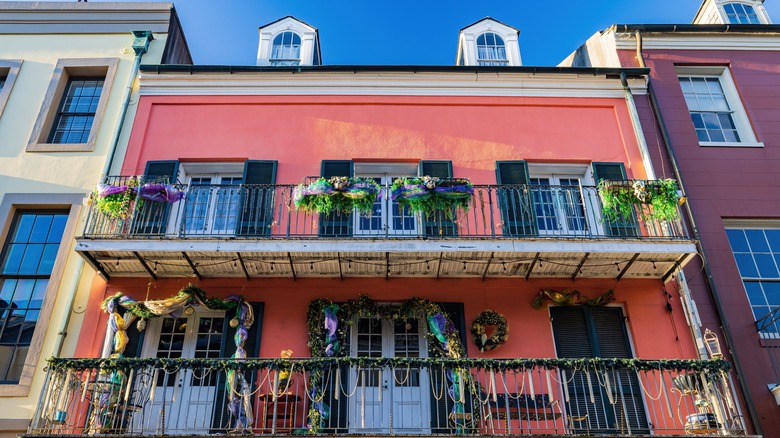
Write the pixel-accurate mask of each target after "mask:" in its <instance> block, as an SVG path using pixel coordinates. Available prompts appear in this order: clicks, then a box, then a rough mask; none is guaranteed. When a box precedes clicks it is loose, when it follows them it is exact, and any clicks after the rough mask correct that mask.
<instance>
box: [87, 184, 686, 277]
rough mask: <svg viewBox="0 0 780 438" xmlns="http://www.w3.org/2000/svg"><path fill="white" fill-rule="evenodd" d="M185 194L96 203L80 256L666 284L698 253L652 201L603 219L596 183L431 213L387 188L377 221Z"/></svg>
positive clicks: (479, 190) (240, 270)
mask: <svg viewBox="0 0 780 438" xmlns="http://www.w3.org/2000/svg"><path fill="white" fill-rule="evenodd" d="M112 181H113V184H122V183H123V181H130V180H125V179H117V180H112ZM126 184H127V183H125V185H126ZM178 187H179V188H180V189H181V190H182V191H183V192H184V198H183V199H182V200H180V201H178V202H175V203H173V204H168V203H165V202H153V201H145V202H144V203H143V205H142V206H140V207H137V208H131V209H130V212H129V214H128V215H127V216H126V217H121V218H120V217H114V218H111V217H109V216H107V215H106V214H104V213H102V212H101V211H100V210H99V209H98V208H96V206H95V205H94V204H93V205H92V206H90V207H89V209H88V214H87V218H86V225H85V228H84V232H83V235H82V236H81V237H80V238H78V239H77V245H76V250H77V251H78V252H79V253H80V254H82V255H83V256H84V257H85V258H86V259H87V261H88V262H89V263H90V264H92V265H93V267H94V268H95V269H96V270H97V271H98V272H99V273H100V274H101V275H102V276H103V277H105V278H106V279H108V278H109V277H110V276H138V275H149V276H151V277H153V278H156V276H157V275H158V274H159V275H160V276H161V277H162V276H169V277H176V276H179V277H182V276H197V277H220V276H222V277H231V276H233V277H246V278H247V279H249V278H253V277H269V276H270V277H289V278H297V277H301V276H338V277H354V276H382V277H390V276H422V277H436V278H438V277H447V276H450V277H468V276H478V277H482V278H483V279H484V278H489V277H505V276H510V277H524V278H526V279H528V278H550V277H556V278H559V277H564V278H565V277H571V278H576V277H590V278H609V277H613V278H616V279H620V278H624V277H625V278H656V279H665V278H668V277H669V276H670V275H671V274H672V272H674V271H675V270H676V269H678V268H679V267H681V266H683V265H685V263H686V262H687V261H688V260H689V259H690V258H691V257H693V255H694V254H695V253H696V249H695V246H694V244H693V242H692V240H691V239H690V237H689V235H688V232H687V230H686V228H685V226H684V223H683V222H682V221H681V220H680V219H679V218H678V219H674V220H658V219H652V212H653V207H652V206H650V205H646V206H644V207H641V208H640V207H638V206H632V207H629V209H628V211H626V210H621V211H614V212H612V213H613V214H605V210H604V208H603V205H602V202H601V199H600V197H599V193H598V190H597V188H596V187H588V186H581V185H569V186H566V185H538V184H537V185H534V184H529V185H497V186H496V185H482V186H479V185H476V186H474V193H473V195H471V197H470V198H469V201H468V202H467V204H468V208H467V209H465V210H457V211H453V212H447V213H451V214H445V213H442V212H439V213H436V214H433V215H431V216H426V215H421V214H412V213H410V212H409V211H408V210H407V209H406V208H403V207H401V206H399V205H398V203H397V202H396V201H394V200H393V196H392V191H391V190H390V187H389V186H387V185H386V186H384V187H382V188H381V190H380V193H379V196H378V198H377V201H376V202H375V204H374V208H373V209H372V211H371V213H370V214H359V213H358V212H357V211H353V212H347V213H343V212H334V213H330V214H316V213H314V214H312V213H307V212H303V211H297V210H296V209H295V206H294V201H293V197H294V196H293V192H294V189H295V186H293V185H266V186H262V185H257V186H253V185H214V184H204V185H194V184H192V185H181V186H178Z"/></svg>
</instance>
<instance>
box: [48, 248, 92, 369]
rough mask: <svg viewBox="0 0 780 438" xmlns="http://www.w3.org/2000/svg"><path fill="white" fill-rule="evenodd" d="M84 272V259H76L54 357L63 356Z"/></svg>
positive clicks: (55, 344)
mask: <svg viewBox="0 0 780 438" xmlns="http://www.w3.org/2000/svg"><path fill="white" fill-rule="evenodd" d="M82 271H84V259H83V258H81V257H78V258H77V259H76V269H75V271H74V273H73V277H72V278H71V280H70V282H69V283H68V287H67V291H68V292H67V295H66V297H67V298H66V301H65V302H66V303H67V306H66V307H65V309H66V310H65V312H66V313H65V318H63V319H62V324H60V329H59V331H57V339H56V341H55V343H54V350H53V353H52V356H53V357H60V354H62V345H63V344H64V343H65V336H67V335H68V324H70V315H71V314H72V313H73V303H74V302H75V301H76V292H78V289H79V281H80V280H81V273H82Z"/></svg>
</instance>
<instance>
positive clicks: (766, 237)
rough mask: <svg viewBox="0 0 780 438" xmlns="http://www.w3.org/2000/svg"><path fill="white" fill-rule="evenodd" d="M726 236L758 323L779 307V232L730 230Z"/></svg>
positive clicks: (775, 230)
mask: <svg viewBox="0 0 780 438" xmlns="http://www.w3.org/2000/svg"><path fill="white" fill-rule="evenodd" d="M726 235H727V236H728V239H729V243H730V244H731V251H732V252H733V253H734V259H735V260H736V262H737V268H739V275H740V276H741V277H742V284H743V285H744V286H745V292H746V293H747V297H748V301H750V308H751V310H752V311H753V317H754V318H755V319H756V321H758V320H760V319H761V318H763V317H764V316H766V315H767V314H769V313H770V312H771V311H773V310H775V309H777V308H779V307H780V228H760V227H749V228H731V227H729V228H727V229H726ZM773 327H777V325H774V326H773Z"/></svg>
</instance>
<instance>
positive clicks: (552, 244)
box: [76, 238, 696, 281]
mask: <svg viewBox="0 0 780 438" xmlns="http://www.w3.org/2000/svg"><path fill="white" fill-rule="evenodd" d="M76 251H78V252H79V253H80V254H81V255H82V256H83V257H84V258H85V259H86V260H87V261H88V262H89V263H90V264H91V265H92V266H93V267H94V268H95V269H96V270H97V271H98V272H99V273H100V274H101V275H102V276H104V277H105V278H110V277H112V276H115V277H129V276H151V277H154V278H156V277H192V276H196V277H245V278H263V277H287V278H299V277H342V278H344V277H428V278H458V277H479V278H483V279H484V278H496V277H520V278H526V279H528V278H572V279H576V278H615V279H621V278H642V279H661V280H664V281H665V280H666V279H668V278H669V277H670V276H671V274H672V273H673V272H674V271H675V269H676V268H678V267H682V266H684V265H685V264H686V263H687V262H688V261H689V260H690V259H691V258H692V257H693V256H694V254H695V253H696V248H695V245H694V243H693V242H692V241H686V240H668V241H665V240H653V241H647V240H606V239H602V240H594V239H581V240H579V239H568V240H565V239H516V240H506V239H502V240H497V239H496V240H488V239H483V240H468V239H409V238H406V239H368V238H367V239H354V238H353V239H343V240H335V239H330V240H328V239H316V240H315V239H308V240H307V239H292V240H291V239H264V240H256V239H252V240H248V239H244V240H241V239H209V240H205V239H204V240H192V239H187V240H184V239H167V238H166V239H162V240H159V239H157V240H151V239H89V238H80V239H77V244H76Z"/></svg>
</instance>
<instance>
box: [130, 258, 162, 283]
mask: <svg viewBox="0 0 780 438" xmlns="http://www.w3.org/2000/svg"><path fill="white" fill-rule="evenodd" d="M133 255H134V256H135V258H137V259H138V261H139V262H141V266H143V267H144V269H145V270H146V272H147V273H148V274H149V276H150V277H152V279H153V280H154V281H157V274H155V273H154V271H152V270H151V269H150V268H149V265H147V264H146V260H144V258H143V257H141V255H140V254H138V251H133Z"/></svg>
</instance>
